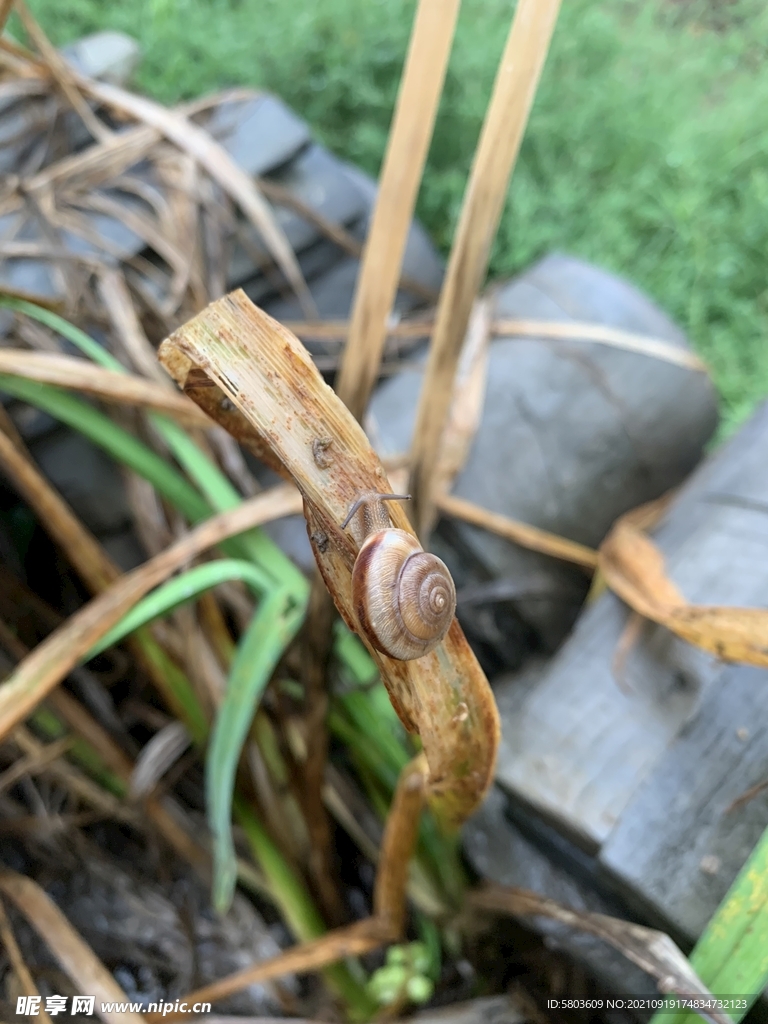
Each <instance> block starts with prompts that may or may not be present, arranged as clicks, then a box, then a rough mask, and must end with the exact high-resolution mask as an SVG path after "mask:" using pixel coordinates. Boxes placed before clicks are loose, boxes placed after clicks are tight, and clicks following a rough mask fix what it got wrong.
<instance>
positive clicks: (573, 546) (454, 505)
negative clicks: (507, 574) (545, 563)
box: [437, 494, 598, 569]
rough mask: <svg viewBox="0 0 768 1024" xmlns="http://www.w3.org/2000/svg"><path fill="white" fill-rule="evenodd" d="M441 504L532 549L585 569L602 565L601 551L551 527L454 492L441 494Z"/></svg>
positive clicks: (443, 509) (467, 520)
mask: <svg viewBox="0 0 768 1024" xmlns="http://www.w3.org/2000/svg"><path fill="white" fill-rule="evenodd" d="M437 507H438V508H439V509H440V511H441V512H444V513H446V514H447V515H449V516H455V517H456V518H457V519H462V520H463V521H464V522H465V523H471V524H472V525H473V526H480V527H482V528H483V529H485V530H490V532H491V533H495V534H497V535H498V536H499V537H505V538H506V539H507V540H511V541H513V542H514V543H515V544H519V545H520V546H521V547H524V548H528V549H529V550H530V551H540V552H541V553H542V554H544V555H551V556H552V557H553V558H561V559H563V560H564V561H566V562H573V563H575V564H576V565H580V566H582V567H583V568H585V569H594V568H596V566H597V564H598V553H597V552H596V551H594V550H593V549H592V548H588V547H586V545H584V544H578V543H577V542H576V541H574V540H567V539H566V538H565V537H559V536H558V535H557V534H556V533H549V532H547V530H540V529H539V528H538V527H536V526H529V525H528V524H527V523H521V522H519V520H517V519H510V518H509V517H508V516H502V515H499V513H497V512H489V511H488V509H485V508H481V506H480V505H475V504H473V503H472V502H471V501H466V500H465V499H464V498H457V497H456V496H455V495H453V494H444V495H442V496H441V497H439V498H438V499H437Z"/></svg>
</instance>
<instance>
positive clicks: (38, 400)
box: [0, 374, 211, 522]
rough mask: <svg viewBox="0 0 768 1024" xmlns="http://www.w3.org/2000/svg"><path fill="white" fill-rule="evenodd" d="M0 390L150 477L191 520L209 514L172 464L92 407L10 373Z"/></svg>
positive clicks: (3, 378) (1, 380)
mask: <svg viewBox="0 0 768 1024" xmlns="http://www.w3.org/2000/svg"><path fill="white" fill-rule="evenodd" d="M0 390H2V391H6V392H8V393H9V394H11V395H14V397H16V398H21V399H22V400H23V401H25V402H29V403H30V404H31V405H34V406H36V407H37V408H38V409H44V410H45V412H47V413H50V415H51V416H54V417H55V418H56V419H58V420H61V422H62V423H66V424H67V426H70V427H73V428H74V429H75V430H78V431H79V432H80V433H81V434H84V435H85V436H86V437H87V438H89V439H90V440H91V441H93V442H94V444H97V445H98V446H99V447H100V448H103V449H104V450H105V451H107V452H109V454H110V455H112V456H113V458H115V459H117V460H118V461H119V462H122V463H123V465H126V466H129V467H130V468H131V469H133V470H135V472H137V473H139V474H140V475H141V476H143V477H144V478H145V479H146V480H149V482H150V483H151V484H152V486H153V487H155V489H156V490H157V491H158V493H160V494H162V495H163V497H165V498H167V499H168V501H170V502H171V503H172V504H173V505H175V506H176V508H178V509H179V511H180V512H181V513H182V514H183V515H184V516H186V517H187V519H189V520H191V521H192V522H199V521H200V520H201V519H205V518H207V517H208V516H209V515H210V514H211V507H210V505H209V504H208V502H207V501H206V500H205V499H204V498H203V497H202V496H201V495H200V494H198V492H197V491H196V490H195V488H194V487H193V486H192V485H191V484H190V483H188V482H187V481H186V480H185V479H184V477H183V476H182V475H181V474H180V473H179V472H178V471H177V470H176V469H174V468H173V466H171V465H169V464H168V462H166V461H165V459H162V458H161V457H160V456H159V455H156V454H155V453H154V452H153V451H151V450H150V449H149V448H147V446H146V445H145V444H142V442H141V441H139V440H138V439H137V438H135V437H134V436H133V435H132V434H129V433H128V431H126V430H123V429H122V428H121V427H118V426H117V424H115V423H113V422H112V420H111V419H109V417H107V416H105V415H104V414H103V413H101V412H99V410H98V409H94V408H93V406H91V405H88V404H87V403H86V402H82V401H81V400H80V399H79V398H75V397H74V395H70V394H69V393H68V392H66V391H62V390H61V389H60V388H55V387H51V386H50V385H49V384H39V383H38V382H37V381H33V380H27V379H26V378H24V377H12V376H10V375H9V374H0Z"/></svg>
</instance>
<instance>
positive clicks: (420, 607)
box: [344, 494, 456, 661]
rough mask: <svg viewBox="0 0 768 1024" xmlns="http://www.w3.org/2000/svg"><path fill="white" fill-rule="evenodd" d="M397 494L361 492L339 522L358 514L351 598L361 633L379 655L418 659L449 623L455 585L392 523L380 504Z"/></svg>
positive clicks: (437, 563)
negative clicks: (360, 522)
mask: <svg viewBox="0 0 768 1024" xmlns="http://www.w3.org/2000/svg"><path fill="white" fill-rule="evenodd" d="M395 497H399V496H398V495H379V494H372V495H365V496H364V497H363V498H361V499H360V500H359V501H358V502H356V503H355V505H354V506H353V507H352V510H351V512H350V514H349V516H348V517H347V521H346V523H345V524H344V525H345V526H346V525H347V523H349V522H350V520H351V519H353V518H354V516H355V514H356V513H357V512H358V510H360V511H361V512H362V515H361V518H362V524H361V526H359V527H358V529H357V531H356V532H357V534H358V537H360V536H362V538H363V539H362V543H361V546H360V551H359V552H358V555H357V558H356V560H355V565H354V568H353V570H352V601H353V604H354V609H355V614H356V615H357V619H358V622H359V624H360V629H361V632H362V633H363V634H364V635H365V636H366V637H367V639H368V640H369V641H370V643H371V645H372V646H373V647H375V648H376V650H377V651H381V653H382V654H387V655H389V657H390V658H396V659H397V660H399V661H411V660H413V659H414V658H421V657H422V656H423V655H425V654H428V653H429V651H431V650H432V649H433V648H435V647H436V646H437V645H438V644H439V643H440V641H441V640H442V639H443V637H444V636H445V634H446V633H447V632H448V629H449V628H450V625H451V622H453V616H454V612H455V610H456V588H455V587H454V584H453V579H452V578H451V574H450V572H449V571H448V567H447V566H446V564H445V563H444V562H443V561H442V560H441V559H439V558H438V557H437V556H436V555H432V554H430V553H429V552H427V551H424V549H423V548H422V547H421V545H420V544H419V542H418V540H417V539H416V538H415V537H413V536H412V535H411V534H410V533H406V532H405V530H397V529H394V528H393V527H392V524H391V521H390V518H389V513H388V512H387V510H386V507H385V505H384V502H385V501H387V500H391V499H392V498H395Z"/></svg>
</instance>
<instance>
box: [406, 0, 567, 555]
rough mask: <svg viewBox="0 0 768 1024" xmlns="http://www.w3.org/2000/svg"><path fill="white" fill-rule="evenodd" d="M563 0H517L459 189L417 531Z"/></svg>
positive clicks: (424, 436) (421, 425)
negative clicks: (471, 322) (461, 195)
mask: <svg viewBox="0 0 768 1024" xmlns="http://www.w3.org/2000/svg"><path fill="white" fill-rule="evenodd" d="M559 8H560V0H520V2H519V3H518V4H517V7H516V9H515V14H514V17H513V20H512V26H511V28H510V32H509V37H508V39H507V44H506V47H505V49H504V53H503V55H502V57H501V61H500V63H499V68H498V71H497V74H496V81H495V83H494V88H493V95H492V96H491V101H490V103H489V105H488V109H487V111H486V114H485V120H484V123H483V128H482V132H481V134H480V140H479V142H478V145H477V149H476V151H475V156H474V160H473V163H472V170H471V171H470V177H469V181H468V183H467V187H466V191H465V193H464V201H463V203H462V209H461V214H460V217H459V223H458V226H457V228H456V234H455V237H454V240H453V245H452V247H451V255H450V258H449V261H448V269H447V271H446V276H445V281H444V283H443V289H442V291H441V293H440V300H439V302H438V305H437V312H436V314H435V331H434V334H433V336H432V344H431V346H430V349H429V356H428V359H427V366H426V371H425V375H424V382H423V385H422V390H421V396H420V399H419V406H418V410H417V414H416V427H415V430H414V441H413V449H412V458H413V462H412V466H411V484H410V487H409V490H410V492H411V494H412V496H413V502H412V509H411V510H410V515H411V517H412V519H413V521H414V523H415V524H416V527H417V533H418V534H419V536H421V537H422V538H423V537H424V536H426V535H427V534H428V533H429V530H430V529H431V527H432V524H433V521H434V515H435V512H434V500H435V498H436V496H437V495H436V492H435V487H434V482H435V481H434V476H435V470H436V466H437V462H438V455H439V451H440V442H441V440H442V436H443V431H444V429H445V423H446V420H447V417H448V410H449V407H450V402H451V397H452V386H453V381H454V376H455V373H456V367H457V364H458V360H459V355H460V352H461V346H462V343H463V340H464V336H465V334H466V331H467V325H468V323H469V317H470V313H471V310H472V304H473V303H474V301H475V297H476V296H477V294H478V291H479V289H480V287H481V286H482V283H483V278H484V277H485V274H486V272H487V269H488V260H489V258H490V253H491V246H492V244H493V239H494V236H495V235H496V229H497V227H498V223H499V218H500V217H501V212H502V209H503V206H504V199H505V197H506V193H507V186H508V184H509V178H510V175H511V173H512V169H513V167H514V164H515V160H516V158H517V154H518V151H519V149H520V143H521V142H522V138H523V133H524V131H525V126H526V124H527V122H528V114H529V111H530V109H531V106H532V104H533V98H534V95H535V93H536V87H537V85H538V82H539V77H540V75H541V71H542V68H543V66H544V60H545V58H546V55H547V51H548V49H549V41H550V39H551V36H552V32H553V31H554V27H555V22H556V21H557V15H558V11H559Z"/></svg>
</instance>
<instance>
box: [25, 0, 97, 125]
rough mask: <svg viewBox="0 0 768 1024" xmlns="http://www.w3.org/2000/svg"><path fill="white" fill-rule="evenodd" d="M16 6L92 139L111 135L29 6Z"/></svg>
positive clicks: (50, 69)
mask: <svg viewBox="0 0 768 1024" xmlns="http://www.w3.org/2000/svg"><path fill="white" fill-rule="evenodd" d="M15 6H16V13H17V14H18V16H19V18H20V19H21V23H22V25H23V26H24V31H25V32H26V33H27V35H28V36H29V38H30V39H31V40H32V42H33V43H34V44H35V46H36V47H37V49H38V50H39V51H40V55H41V57H42V58H43V60H44V61H45V63H46V65H47V67H48V70H49V71H50V74H51V77H52V78H53V79H54V81H55V82H56V84H57V85H58V86H59V88H60V89H61V91H62V92H63V93H64V95H65V96H66V98H67V100H68V101H69V103H70V105H71V106H72V108H73V109H74V110H76V111H77V113H78V114H79V115H80V118H81V120H82V121H83V124H84V125H85V126H86V128H87V129H88V131H89V132H90V133H91V135H92V136H93V137H94V139H98V140H99V141H103V140H104V139H107V138H109V137H110V136H111V135H112V131H111V129H109V128H108V127H107V126H106V125H105V124H104V123H103V122H102V121H100V120H99V119H98V117H96V115H95V114H94V112H93V111H92V110H91V108H90V107H89V106H88V104H87V103H86V102H85V100H84V99H83V97H82V96H81V95H80V91H79V90H78V88H77V84H76V82H75V77H74V75H73V73H72V69H71V68H70V66H69V65H68V64H67V62H66V61H65V60H64V58H63V57H62V56H61V54H60V53H59V51H58V50H57V49H56V47H55V46H53V44H52V43H50V42H49V40H48V37H47V36H46V34H45V33H44V32H43V30H42V29H41V28H40V26H39V25H38V23H37V22H36V21H35V19H34V18H33V17H32V14H31V13H30V11H29V8H28V7H27V5H26V3H24V0H15Z"/></svg>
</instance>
